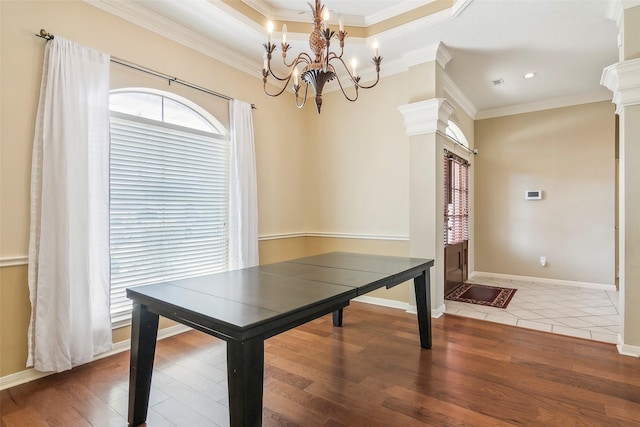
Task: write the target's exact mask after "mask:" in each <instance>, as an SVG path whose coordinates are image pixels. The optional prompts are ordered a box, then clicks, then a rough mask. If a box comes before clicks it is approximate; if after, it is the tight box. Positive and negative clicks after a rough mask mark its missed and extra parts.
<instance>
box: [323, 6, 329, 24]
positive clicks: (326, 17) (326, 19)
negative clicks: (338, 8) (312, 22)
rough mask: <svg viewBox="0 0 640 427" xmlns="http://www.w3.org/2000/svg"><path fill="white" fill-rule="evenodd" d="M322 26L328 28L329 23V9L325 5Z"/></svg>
mask: <svg viewBox="0 0 640 427" xmlns="http://www.w3.org/2000/svg"><path fill="white" fill-rule="evenodd" d="M322 19H323V21H322V28H324V29H326V28H327V25H328V24H329V9H327V8H326V7H325V9H324V13H323V14H322Z"/></svg>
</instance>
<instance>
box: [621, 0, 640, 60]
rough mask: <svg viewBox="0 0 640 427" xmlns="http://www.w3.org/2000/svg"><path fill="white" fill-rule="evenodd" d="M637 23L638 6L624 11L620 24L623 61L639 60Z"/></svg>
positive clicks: (638, 20)
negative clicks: (622, 40)
mask: <svg viewBox="0 0 640 427" xmlns="http://www.w3.org/2000/svg"><path fill="white" fill-rule="evenodd" d="M638 22H640V6H636V7H632V8H629V9H625V10H624V15H623V24H622V25H623V29H624V31H623V34H624V42H623V44H622V47H621V49H622V58H623V59H634V58H640V27H638Z"/></svg>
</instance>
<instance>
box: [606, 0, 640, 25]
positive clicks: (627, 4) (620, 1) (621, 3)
mask: <svg viewBox="0 0 640 427" xmlns="http://www.w3.org/2000/svg"><path fill="white" fill-rule="evenodd" d="M636 6H640V0H609V6H608V8H607V18H609V19H611V20H612V21H615V22H616V25H617V26H618V28H620V24H622V18H623V16H624V10H625V9H630V8H632V7H636Z"/></svg>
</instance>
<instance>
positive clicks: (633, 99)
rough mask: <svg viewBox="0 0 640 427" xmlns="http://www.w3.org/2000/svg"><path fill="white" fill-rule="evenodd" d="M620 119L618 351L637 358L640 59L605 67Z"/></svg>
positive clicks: (639, 337)
mask: <svg viewBox="0 0 640 427" xmlns="http://www.w3.org/2000/svg"><path fill="white" fill-rule="evenodd" d="M601 84H602V85H604V86H606V87H607V88H608V89H610V90H611V91H612V92H613V102H614V103H615V104H616V113H617V114H618V115H619V116H620V120H619V144H620V147H619V153H620V172H619V173H620V186H619V189H620V190H619V191H620V197H619V206H618V210H619V235H620V239H619V255H620V265H619V274H620V280H619V283H620V334H619V335H618V352H620V353H621V354H625V355H629V356H635V357H640V310H638V307H640V191H639V190H638V183H639V182H640V58H639V59H631V60H627V61H622V62H618V63H617V64H614V65H611V66H609V67H607V68H605V69H604V72H603V73H602V80H601Z"/></svg>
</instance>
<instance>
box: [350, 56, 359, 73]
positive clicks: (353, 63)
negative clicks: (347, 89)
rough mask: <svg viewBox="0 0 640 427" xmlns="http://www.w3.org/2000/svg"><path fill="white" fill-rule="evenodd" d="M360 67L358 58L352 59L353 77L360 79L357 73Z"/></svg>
mask: <svg viewBox="0 0 640 427" xmlns="http://www.w3.org/2000/svg"><path fill="white" fill-rule="evenodd" d="M357 66H358V60H357V59H356V58H352V59H351V74H353V77H358V72H357V71H356V67H357Z"/></svg>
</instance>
